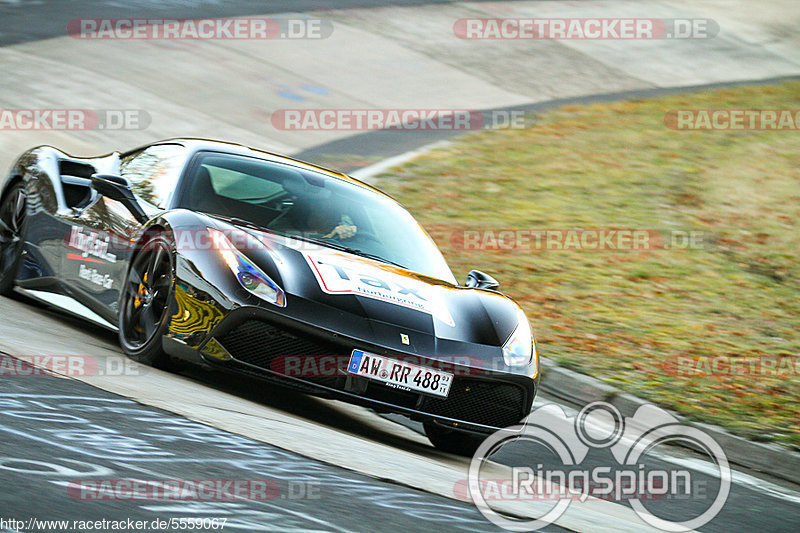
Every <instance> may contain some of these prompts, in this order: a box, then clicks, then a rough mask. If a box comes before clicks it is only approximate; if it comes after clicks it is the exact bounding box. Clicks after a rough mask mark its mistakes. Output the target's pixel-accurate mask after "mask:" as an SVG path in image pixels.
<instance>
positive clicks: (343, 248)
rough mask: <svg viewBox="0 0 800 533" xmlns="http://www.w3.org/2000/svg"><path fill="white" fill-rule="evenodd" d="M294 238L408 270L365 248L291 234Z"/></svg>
mask: <svg viewBox="0 0 800 533" xmlns="http://www.w3.org/2000/svg"><path fill="white" fill-rule="evenodd" d="M291 237H292V238H299V239H301V240H304V241H308V242H313V243H315V244H319V245H321V246H328V247H330V248H334V249H336V250H341V251H342V252H347V253H348V254H353V255H357V256H359V257H366V258H367V259H374V260H375V261H380V262H382V263H389V264H390V265H394V266H396V267H400V268H402V269H404V270H408V267H406V266H404V265H401V264H400V263H395V262H394V261H391V260H389V259H386V258H385V257H381V256H380V255H377V254H371V253H369V252H365V251H364V250H359V249H358V248H350V247H349V246H345V245H344V244H339V243H338V242H334V241H324V240H322V239H315V238H313V237H306V236H304V235H291Z"/></svg>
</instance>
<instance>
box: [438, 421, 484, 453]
mask: <svg viewBox="0 0 800 533" xmlns="http://www.w3.org/2000/svg"><path fill="white" fill-rule="evenodd" d="M423 426H424V427H425V436H426V437H428V440H429V441H431V444H433V445H434V447H436V449H437V450H442V451H443V452H448V453H454V454H456V455H463V456H465V457H472V456H473V455H475V451H476V450H477V449H478V446H480V445H481V443H482V442H483V441H484V439H485V438H486V437H487V436H488V435H486V436H478V435H474V434H472V433H465V432H463V431H457V430H454V429H448V428H445V427H442V426H437V425H436V424H434V423H433V422H425V423H424V424H423Z"/></svg>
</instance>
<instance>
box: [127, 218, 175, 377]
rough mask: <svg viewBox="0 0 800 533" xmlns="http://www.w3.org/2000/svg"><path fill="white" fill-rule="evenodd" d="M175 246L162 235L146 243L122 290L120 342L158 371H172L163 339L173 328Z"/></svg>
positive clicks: (135, 357)
mask: <svg viewBox="0 0 800 533" xmlns="http://www.w3.org/2000/svg"><path fill="white" fill-rule="evenodd" d="M173 261H174V260H173V246H172V242H171V241H170V240H169V239H168V238H167V236H166V235H163V234H159V235H156V236H154V237H153V238H151V239H150V240H149V241H147V242H146V243H145V245H144V246H143V248H142V250H141V251H140V252H139V253H138V254H137V255H136V257H134V259H133V262H132V263H131V267H130V270H128V276H127V278H126V280H125V284H124V285H123V287H122V297H121V299H120V312H119V341H120V345H121V346H122V349H123V351H124V352H125V354H126V355H128V357H130V358H131V359H133V360H134V361H138V362H140V363H143V364H146V365H151V366H155V367H158V368H164V369H169V368H171V366H172V365H171V364H170V358H169V356H168V355H167V354H166V353H165V352H164V348H163V346H162V337H163V336H164V334H165V333H166V332H167V328H168V327H169V305H170V302H171V301H172V297H173V280H174V279H175V276H174V271H175V270H174V265H173Z"/></svg>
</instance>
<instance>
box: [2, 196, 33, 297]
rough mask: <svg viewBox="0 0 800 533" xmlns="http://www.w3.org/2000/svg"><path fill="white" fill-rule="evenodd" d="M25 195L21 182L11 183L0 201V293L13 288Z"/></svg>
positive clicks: (21, 234) (19, 254)
mask: <svg viewBox="0 0 800 533" xmlns="http://www.w3.org/2000/svg"><path fill="white" fill-rule="evenodd" d="M26 215H27V197H26V196H25V187H24V186H23V184H22V183H17V184H16V185H13V186H12V187H11V188H10V189H9V190H8V191H7V192H6V195H5V196H4V197H3V199H2V202H0V294H2V295H7V294H9V293H10V292H11V290H12V289H13V288H14V278H15V277H16V276H17V271H18V270H19V264H20V261H21V260H22V248H23V244H24V239H23V230H24V227H25V218H26Z"/></svg>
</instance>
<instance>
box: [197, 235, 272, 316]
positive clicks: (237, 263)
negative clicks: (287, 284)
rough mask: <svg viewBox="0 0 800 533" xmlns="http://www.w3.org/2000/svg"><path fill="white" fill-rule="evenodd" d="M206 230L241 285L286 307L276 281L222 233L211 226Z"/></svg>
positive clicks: (267, 299) (264, 298) (265, 298)
mask: <svg viewBox="0 0 800 533" xmlns="http://www.w3.org/2000/svg"><path fill="white" fill-rule="evenodd" d="M208 232H209V233H210V234H211V240H212V241H214V245H215V247H216V249H217V251H218V252H219V253H220V255H221V256H222V258H223V259H224V260H225V263H226V264H227V265H228V267H229V268H230V269H231V272H233V274H234V275H235V276H236V279H237V280H239V283H240V284H241V286H242V287H244V288H245V289H246V290H247V291H248V292H250V293H252V294H255V295H256V296H258V297H259V298H261V299H262V300H266V301H268V302H269V303H272V304H275V305H277V306H279V307H286V295H285V294H284V293H283V290H281V288H280V287H278V284H277V283H275V282H274V281H272V280H271V279H270V277H269V276H267V275H266V274H264V273H263V272H262V271H261V269H260V268H258V267H257V266H256V265H255V264H253V262H252V261H250V260H249V259H248V258H247V257H246V256H245V255H244V254H242V253H241V252H240V251H239V250H237V249H236V247H235V246H234V245H233V243H232V242H231V241H230V239H228V237H226V236H225V234H224V233H222V232H221V231H219V230H216V229H211V228H209V229H208Z"/></svg>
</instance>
